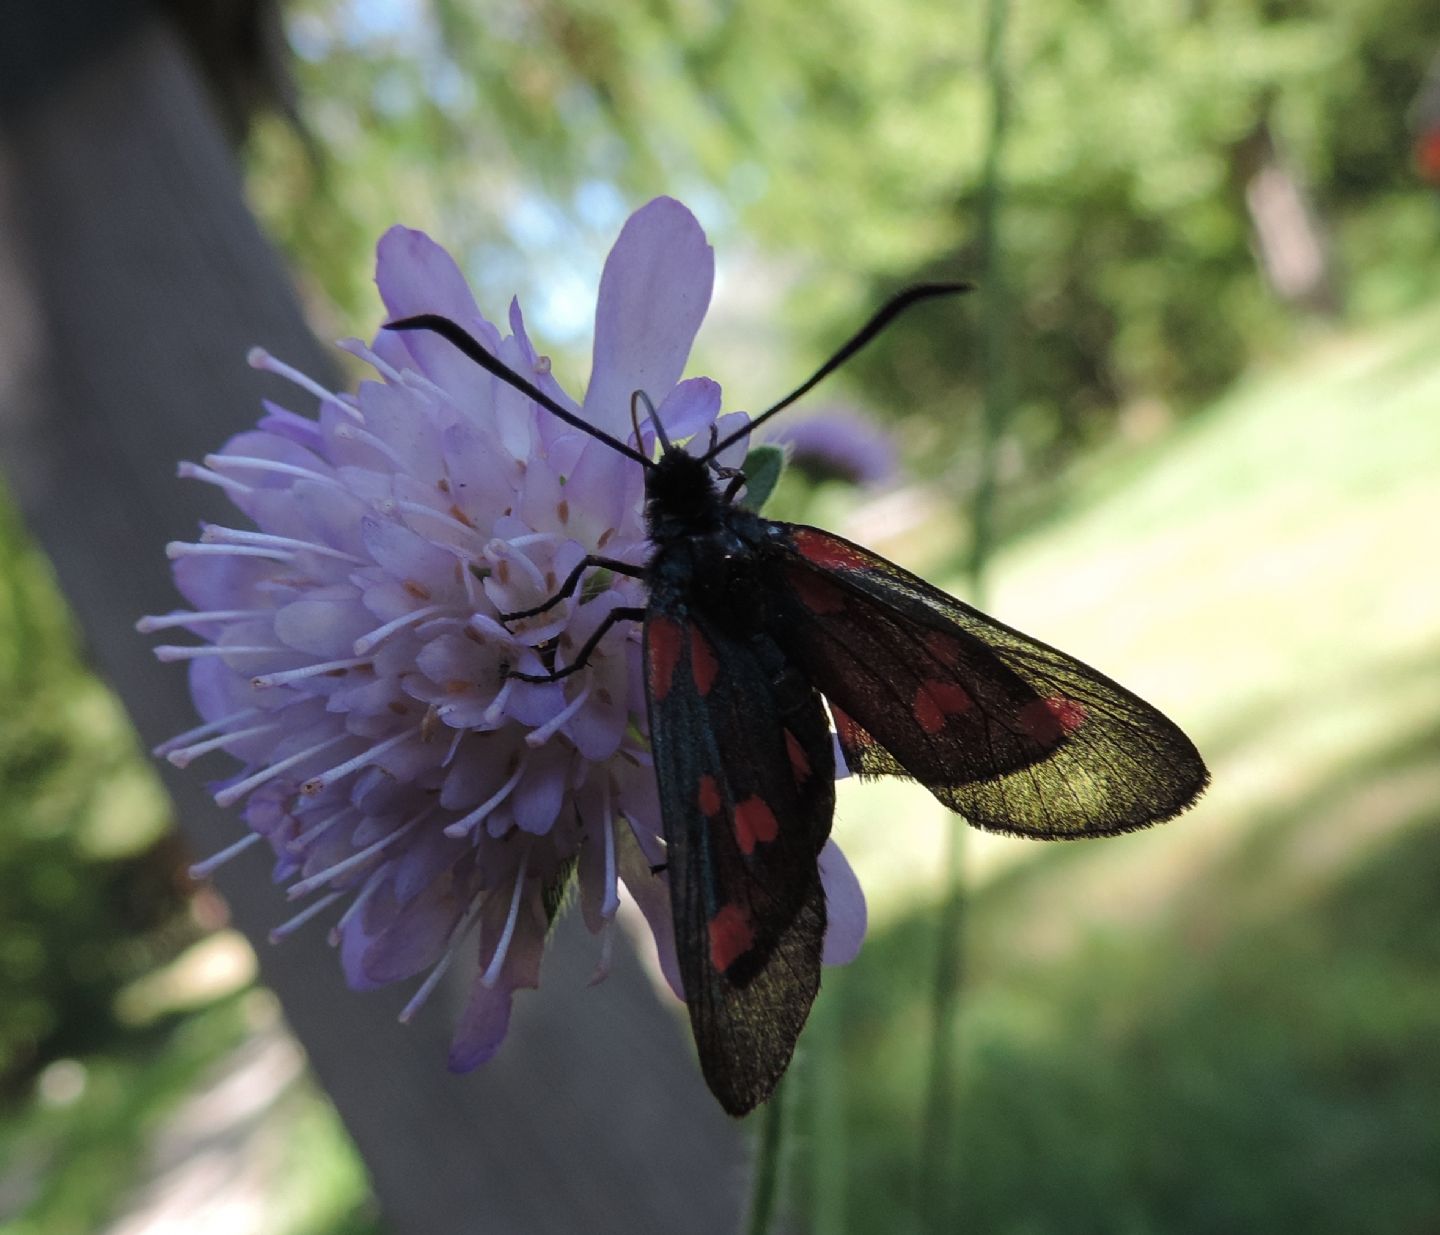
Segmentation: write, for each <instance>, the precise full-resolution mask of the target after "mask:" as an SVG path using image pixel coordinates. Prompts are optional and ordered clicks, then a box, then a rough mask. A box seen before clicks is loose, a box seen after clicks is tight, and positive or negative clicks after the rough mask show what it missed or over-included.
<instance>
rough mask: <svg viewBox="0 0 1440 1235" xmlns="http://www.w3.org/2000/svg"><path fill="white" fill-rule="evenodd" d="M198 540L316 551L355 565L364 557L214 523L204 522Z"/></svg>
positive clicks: (207, 542) (328, 546)
mask: <svg viewBox="0 0 1440 1235" xmlns="http://www.w3.org/2000/svg"><path fill="white" fill-rule="evenodd" d="M200 542H201V543H202V544H206V545H262V546H266V547H270V546H273V547H274V548H276V549H282V550H294V551H296V552H304V553H318V554H319V555H320V556H321V557H333V558H337V559H338V560H340V561H342V562H353V563H354V564H355V565H356V566H364V565H365V559H364V558H362V557H356V556H355V555H354V554H353V553H346V552H345V550H344V549H335V548H332V547H331V546H330V545H318V544H316V543H315V542H314V541H312V540H299V539H297V538H296V537H294V536H273V535H271V534H270V533H269V532H250V531H246V530H245V529H244V528H238V527H221V526H219V525H218V524H215V523H209V524H206V526H205V530H204V531H203V532H202V533H201V534H200Z"/></svg>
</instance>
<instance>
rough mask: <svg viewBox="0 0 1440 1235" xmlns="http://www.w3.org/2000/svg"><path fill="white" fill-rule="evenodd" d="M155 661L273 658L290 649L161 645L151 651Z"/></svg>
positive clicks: (166, 662) (216, 645) (206, 644)
mask: <svg viewBox="0 0 1440 1235" xmlns="http://www.w3.org/2000/svg"><path fill="white" fill-rule="evenodd" d="M151 650H152V651H153V652H154V653H155V659H156V660H158V661H161V662H163V663H165V664H167V665H168V664H170V663H171V662H172V661H176V660H199V659H200V658H201V657H203V656H262V655H263V656H273V655H274V654H275V653H277V652H289V651H292V650H293V649H291V648H281V647H261V646H251V645H241V644H236V645H234V646H231V647H224V646H222V645H221V644H218V643H205V644H201V645H200V646H198V647H181V646H180V645H179V644H175V643H162V644H160V646H159V647H156V648H153V649H151Z"/></svg>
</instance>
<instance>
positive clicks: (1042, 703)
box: [1017, 695, 1086, 746]
mask: <svg viewBox="0 0 1440 1235" xmlns="http://www.w3.org/2000/svg"><path fill="white" fill-rule="evenodd" d="M1085 717H1086V711H1085V705H1084V704H1083V703H1079V702H1077V701H1076V700H1074V699H1066V698H1064V697H1062V696H1059V695H1055V696H1052V697H1051V698H1049V699H1032V700H1031V701H1030V702H1029V703H1027V704H1026V705H1025V706H1024V707H1023V708H1021V709H1020V712H1019V715H1018V716H1017V719H1018V720H1019V722H1020V727H1021V728H1022V729H1023V730H1024V731H1025V732H1026V733H1027V734H1029V735H1030V736H1031V737H1032V738H1034V739H1035V740H1036V741H1037V742H1039V743H1041V744H1042V745H1044V746H1053V745H1054V744H1055V743H1056V742H1058V741H1060V739H1061V738H1065V737H1069V736H1070V734H1072V733H1074V732H1075V730H1077V729H1078V728H1080V726H1081V725H1082V724H1084V723H1085Z"/></svg>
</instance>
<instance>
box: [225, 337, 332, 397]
mask: <svg viewBox="0 0 1440 1235" xmlns="http://www.w3.org/2000/svg"><path fill="white" fill-rule="evenodd" d="M245 362H246V363H247V364H248V365H249V366H250V367H251V368H252V369H261V370H263V371H264V372H266V373H274V374H275V375H276V376H277V377H283V378H285V380H286V381H290V382H294V383H295V385H297V386H299V387H300V389H301V390H308V391H309V392H310V393H311V394H312V395H314V396H315V397H316V398H317V399H319V400H320V401H321V402H322V403H340V400H339V399H338V398H337V397H336V396H335V395H334V393H332V392H331V391H329V390H326V389H325V387H324V386H322V385H320V383H319V382H317V381H316V380H315V379H314V378H313V377H306V376H305V374H303V373H301V372H300V370H299V369H296V368H292V367H291V366H290V365H288V364H286V363H285V362H284V361H283V360H277V359H276V358H275V357H274V356H272V355H271V354H270V353H269V352H267V351H266V350H265V349H264V348H263V347H252V348H251V349H250V350H249V351H248V352H247V353H246V354H245ZM340 406H342V407H343V406H344V404H343V403H341V404H340Z"/></svg>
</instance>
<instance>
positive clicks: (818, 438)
mask: <svg viewBox="0 0 1440 1235" xmlns="http://www.w3.org/2000/svg"><path fill="white" fill-rule="evenodd" d="M768 437H769V440H770V441H772V442H776V443H778V444H779V445H781V446H784V447H785V453H786V456H787V461H788V462H789V464H790V466H792V467H796V468H799V469H800V471H801V472H803V473H804V474H805V475H806V476H808V477H810V478H811V479H812V480H815V481H824V480H845V481H849V482H850V483H851V484H853V485H861V486H863V487H865V488H878V487H879V486H881V485H884V484H886V483H888V482H889V481H891V480H892V479H894V477H895V476H896V474H897V473H898V472H899V470H900V461H899V457H898V455H897V454H896V451H895V443H894V442H893V441H891V439H890V436H889V434H887V433H886V432H885V431H884V430H883V429H882V428H880V426H879V425H877V424H876V423H875V422H874V421H872V420H870V419H868V418H867V417H865V416H862V415H861V414H860V413H858V412H853V411H850V410H848V409H846V408H839V407H832V408H829V409H827V410H825V411H824V412H821V413H816V414H813V415H810V416H806V417H804V418H800V419H796V420H792V421H790V422H789V423H788V424H785V425H782V426H781V427H780V428H778V429H776V430H775V431H774V432H773V433H771V434H769V435H768Z"/></svg>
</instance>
